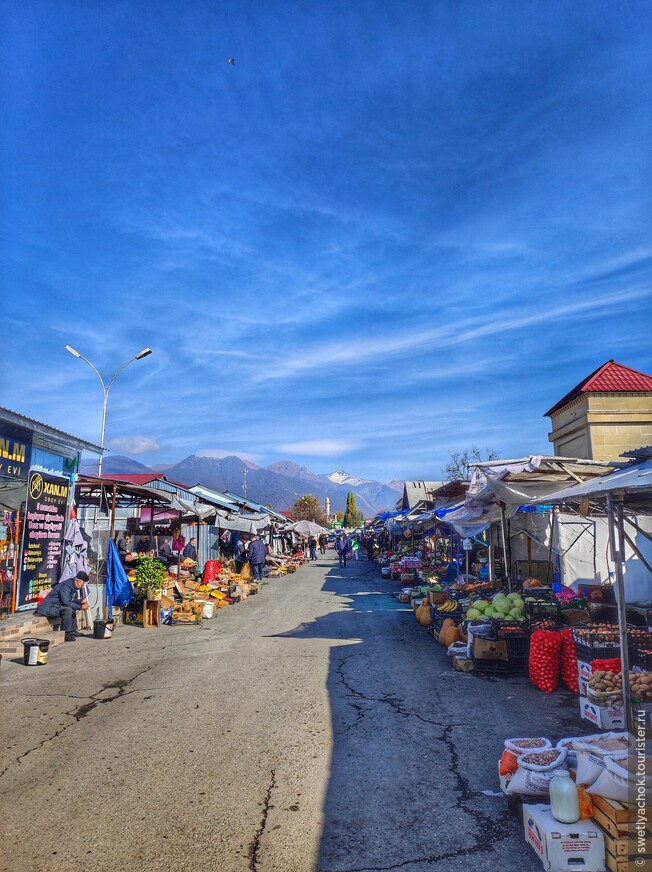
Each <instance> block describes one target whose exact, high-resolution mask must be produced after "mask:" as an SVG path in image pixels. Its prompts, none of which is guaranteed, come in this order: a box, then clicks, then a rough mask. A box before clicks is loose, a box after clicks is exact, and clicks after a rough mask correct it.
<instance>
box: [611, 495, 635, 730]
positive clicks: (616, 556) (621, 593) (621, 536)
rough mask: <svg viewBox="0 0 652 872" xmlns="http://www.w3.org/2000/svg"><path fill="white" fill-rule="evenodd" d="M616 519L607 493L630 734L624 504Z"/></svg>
mask: <svg viewBox="0 0 652 872" xmlns="http://www.w3.org/2000/svg"><path fill="white" fill-rule="evenodd" d="M615 514H616V517H615V518H614V505H613V499H612V496H611V494H610V493H607V520H608V521H609V545H610V548H611V556H612V559H613V561H614V568H615V573H616V600H617V604H618V629H619V635H620V668H621V670H622V673H623V683H622V687H623V708H624V713H625V730H626V731H627V732H630V730H631V727H632V717H631V691H630V687H629V649H628V648H627V615H626V612H625V581H624V577H623V562H624V556H625V530H624V524H623V503H622V500H619V501H618V502H617V503H616V513H615ZM616 527H617V528H618V547H616Z"/></svg>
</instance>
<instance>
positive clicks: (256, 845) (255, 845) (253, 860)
mask: <svg viewBox="0 0 652 872" xmlns="http://www.w3.org/2000/svg"><path fill="white" fill-rule="evenodd" d="M275 787H276V770H275V769H272V771H271V780H270V783H269V787H268V788H267V793H266V794H265V802H264V803H263V816H262V818H261V820H260V826H259V827H258V829H257V830H256V833H255V835H254V839H253V842H252V843H251V845H250V846H249V869H250V870H251V872H257V870H258V859H259V858H258V852H259V851H260V842H261V839H262V837H263V833H264V832H265V827H266V826H267V816H268V814H269V810H270V808H271V807H272V806H271V805H270V802H271V799H272V791H273V790H274V788H275Z"/></svg>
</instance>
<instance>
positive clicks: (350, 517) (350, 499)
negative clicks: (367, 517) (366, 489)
mask: <svg viewBox="0 0 652 872" xmlns="http://www.w3.org/2000/svg"><path fill="white" fill-rule="evenodd" d="M362 521H363V515H362V512H359V511H358V505H357V503H356V501H355V494H354V493H352V492H351V491H349V492H348V494H347V495H346V511H345V512H344V526H345V527H359V526H360V525H361V524H362Z"/></svg>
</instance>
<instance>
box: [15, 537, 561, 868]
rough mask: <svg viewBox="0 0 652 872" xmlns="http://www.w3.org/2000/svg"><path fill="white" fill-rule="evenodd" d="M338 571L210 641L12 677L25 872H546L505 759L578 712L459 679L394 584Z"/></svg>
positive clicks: (84, 653) (110, 643)
mask: <svg viewBox="0 0 652 872" xmlns="http://www.w3.org/2000/svg"><path fill="white" fill-rule="evenodd" d="M333 555H334V552H333V551H332V550H329V551H328V553H327V555H326V557H321V558H320V559H319V561H318V562H317V563H315V564H312V565H308V566H304V567H303V568H301V569H300V570H299V572H297V573H296V574H295V575H290V576H288V577H286V578H283V579H273V580H271V581H270V583H269V584H266V585H265V586H264V588H263V590H262V591H261V593H260V594H258V595H257V596H255V597H250V598H249V599H248V600H247V601H246V602H245V603H242V604H240V605H238V606H236V607H233V608H229V609H226V610H224V611H222V612H220V613H219V614H218V616H217V617H216V618H215V619H213V620H210V621H205V622H204V624H203V626H201V627H195V626H187V627H183V626H177V627H161V628H159V629H154V630H143V629H140V628H135V627H120V628H119V629H118V630H117V632H116V634H115V636H114V637H113V639H111V640H106V641H99V640H94V639H90V638H89V639H85V638H82V639H78V643H77V644H75V645H62V646H59V647H57V648H55V649H54V650H53V651H51V653H50V658H49V662H48V663H47V665H46V666H45V667H43V668H37V669H33V668H26V667H23V666H22V665H19V664H18V663H15V662H11V663H3V665H2V671H1V673H0V692H1V693H2V697H3V701H2V707H3V723H4V729H3V731H2V733H3V736H2V738H3V744H2V763H1V764H0V797H1V799H0V802H1V807H2V835H3V844H4V846H5V848H4V851H3V855H2V865H1V868H2V870H3V872H27V870H29V872H45V870H47V872H64V870H65V872H68V870H71V869H79V870H90V869H93V870H97V872H105V870H106V872H108V870H121V872H124V870H142V872H150V870H182V869H183V870H187V872H194V870H202V872H205V870H215V872H249V870H254V872H316V870H319V872H354V870H355V872H363V870H389V869H398V868H400V869H401V870H404V872H412V870H415V872H416V870H424V869H432V870H446V872H456V870H474V872H477V870H486V872H494V870H499V869H500V870H505V872H510V870H514V872H516V870H518V872H529V870H535V869H538V868H540V864H539V861H538V860H537V858H536V857H535V856H534V855H533V854H532V853H531V851H530V849H529V848H528V847H527V845H526V844H525V842H524V840H523V835H522V832H521V831H520V829H519V827H518V826H517V824H516V822H515V820H514V818H512V817H511V816H509V815H508V814H507V810H506V802H505V798H504V797H503V796H502V794H501V795H498V796H497V795H495V793H496V792H497V791H498V784H497V772H496V764H497V759H498V757H499V756H500V753H501V751H502V747H503V740H504V737H505V736H509V735H513V736H519V735H524V736H526V735H541V734H546V735H550V736H551V738H553V736H554V735H555V734H558V735H559V736H561V735H569V734H570V735H572V734H573V733H572V730H573V728H574V727H575V728H577V721H576V719H575V716H574V712H575V708H576V706H574V707H569V708H566V706H565V695H564V694H556V695H555V696H554V697H548V696H544V695H543V694H540V693H538V692H537V691H536V690H535V689H534V688H533V687H532V686H531V685H530V684H529V683H528V682H527V681H526V680H525V679H516V680H512V681H505V680H502V681H498V680H494V679H491V678H485V679H481V678H477V677H474V676H471V675H467V674H460V673H454V672H452V671H451V669H450V665H449V660H448V658H447V657H446V653H445V650H444V649H443V648H442V647H441V646H439V645H436V644H435V643H434V642H433V640H432V638H431V637H430V636H429V635H427V633H426V632H425V630H423V629H422V628H420V627H418V626H417V625H416V622H415V620H414V617H413V615H412V611H411V609H410V608H409V607H407V606H403V605H400V604H399V603H398V602H397V600H396V599H394V598H393V597H392V595H391V593H392V592H393V591H394V589H395V588H394V586H393V584H392V583H391V582H390V581H386V580H383V579H381V578H380V576H379V573H378V568H377V567H376V566H375V565H370V564H368V563H367V562H366V561H364V560H361V561H360V562H352V563H349V565H348V566H347V568H346V569H345V570H340V569H338V568H337V561H336V560H335V559H334V556H333ZM64 761H65V762H66V765H65V766H64V765H63V764H64ZM68 761H74V765H73V766H72V767H71V766H70V765H69V763H68Z"/></svg>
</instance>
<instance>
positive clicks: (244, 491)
mask: <svg viewBox="0 0 652 872" xmlns="http://www.w3.org/2000/svg"><path fill="white" fill-rule="evenodd" d="M242 474H243V476H244V478H243V480H242V496H243V497H244V498H245V499H247V476H248V475H249V470H248V469H243V470H242Z"/></svg>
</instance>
